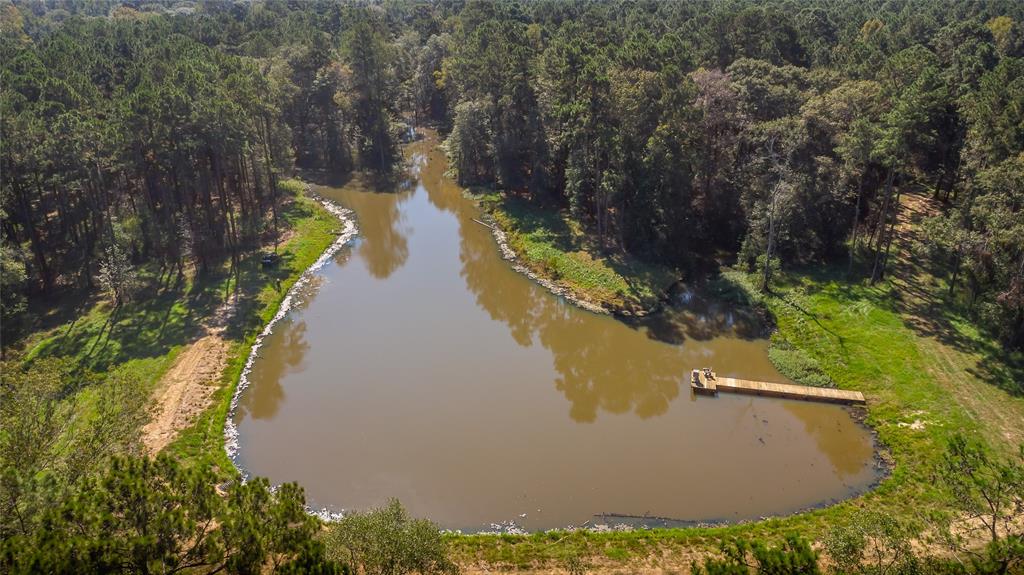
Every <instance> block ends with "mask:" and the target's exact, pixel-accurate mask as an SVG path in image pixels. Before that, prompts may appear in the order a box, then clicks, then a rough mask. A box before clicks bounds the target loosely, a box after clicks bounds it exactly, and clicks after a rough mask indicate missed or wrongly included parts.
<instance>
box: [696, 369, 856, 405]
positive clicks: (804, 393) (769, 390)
mask: <svg viewBox="0 0 1024 575" xmlns="http://www.w3.org/2000/svg"><path fill="white" fill-rule="evenodd" d="M690 387H691V388H692V389H693V391H694V393H698V394H700V395H717V394H718V392H719V391H727V392H730V393H746V394H748V395H762V396H765V397H782V398H785V399H802V400H805V401H825V402H829V403H846V404H860V405H863V404H864V403H866V401H865V399H864V394H863V393H861V392H859V391H849V390H845V389H835V388H832V387H811V386H808V385H792V384H788V383H771V382H767V381H749V380H746V379H735V378H732V377H718V376H717V375H716V374H715V373H714V372H711V377H707V376H706V375H705V374H704V373H703V372H702V371H700V370H694V371H693V372H691V374H690Z"/></svg>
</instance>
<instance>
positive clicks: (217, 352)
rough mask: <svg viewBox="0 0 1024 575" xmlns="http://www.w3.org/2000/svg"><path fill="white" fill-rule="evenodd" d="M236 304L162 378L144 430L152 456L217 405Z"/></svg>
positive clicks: (222, 310)
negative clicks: (215, 399) (215, 396)
mask: <svg viewBox="0 0 1024 575" xmlns="http://www.w3.org/2000/svg"><path fill="white" fill-rule="evenodd" d="M236 302H237V298H236V296H235V295H231V296H230V297H228V298H227V299H226V300H225V301H224V303H222V304H221V305H220V307H218V308H217V310H216V311H215V312H214V313H213V315H212V316H211V317H210V318H209V320H207V321H206V322H205V323H204V324H203V325H202V330H203V335H202V337H200V338H199V339H197V340H195V341H193V342H192V343H190V344H188V345H187V346H186V347H185V349H184V350H182V351H181V353H180V354H178V357H177V359H175V361H174V365H172V366H171V368H170V369H169V370H167V373H165V374H164V375H163V377H161V378H160V383H159V384H158V385H157V388H156V391H155V392H154V395H153V399H152V406H151V408H150V414H151V417H152V418H151V419H150V421H149V423H147V424H146V425H145V426H144V427H143V428H142V437H141V441H142V445H143V447H144V448H145V450H146V452H147V453H149V454H150V455H156V454H157V453H159V452H160V451H162V450H163V449H164V448H165V447H167V446H168V445H169V444H170V443H171V442H172V441H174V439H175V438H176V437H177V436H178V433H179V432H181V430H183V429H185V428H187V427H189V426H190V425H192V423H193V422H195V420H196V418H197V417H198V416H199V414H201V413H202V412H203V411H205V410H206V408H207V407H209V406H210V404H211V402H212V401H213V400H212V397H213V392H214V391H216V390H217V385H218V383H219V382H220V379H221V375H223V373H224V369H225V368H226V367H227V363H228V352H229V351H230V347H231V343H230V342H229V341H228V340H227V339H225V338H224V330H225V328H226V327H227V324H228V322H229V321H230V320H231V317H232V316H233V315H234V311H235V304H236Z"/></svg>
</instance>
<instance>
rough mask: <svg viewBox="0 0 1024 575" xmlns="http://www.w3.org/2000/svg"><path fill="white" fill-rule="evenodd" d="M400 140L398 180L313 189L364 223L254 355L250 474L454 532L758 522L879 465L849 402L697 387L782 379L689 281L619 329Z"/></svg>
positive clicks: (244, 404) (248, 395)
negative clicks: (393, 507)
mask: <svg viewBox="0 0 1024 575" xmlns="http://www.w3.org/2000/svg"><path fill="white" fill-rule="evenodd" d="M410 153H411V154H412V156H413V159H414V167H413V169H412V172H411V176H410V178H411V179H410V181H409V182H408V183H407V185H405V186H400V187H399V189H398V190H397V191H391V192H376V191H373V190H372V189H371V188H370V187H369V186H368V185H366V182H364V181H362V180H359V179H356V180H353V181H351V182H349V183H348V184H346V185H345V186H344V187H341V188H331V187H323V186H321V187H318V188H317V190H316V191H317V192H319V193H320V194H322V195H324V196H326V197H328V198H331V199H333V200H335V201H336V202H338V203H340V204H342V205H344V206H346V207H348V208H350V209H352V210H353V211H354V212H355V215H356V219H357V222H358V226H359V236H358V238H357V239H356V240H355V241H354V242H353V243H352V244H351V246H350V247H348V248H346V249H344V250H342V251H341V252H340V253H339V254H338V256H337V257H336V259H335V261H334V262H333V263H332V264H329V265H328V266H325V267H324V268H323V269H322V270H321V271H320V272H318V275H317V276H316V281H313V282H311V283H310V286H309V287H308V289H306V290H305V291H304V293H302V294H300V297H299V304H298V305H297V306H296V307H295V308H293V310H292V311H291V312H290V313H289V314H288V316H287V317H286V318H285V319H284V320H282V321H281V322H280V323H279V324H277V326H276V328H275V331H274V333H273V334H272V335H270V336H269V337H268V338H267V340H266V342H265V344H264V347H263V348H262V349H261V351H260V358H259V359H258V360H257V361H256V364H255V365H254V368H253V372H252V375H251V377H250V379H251V382H252V383H251V386H250V387H249V388H248V389H246V390H245V391H244V392H243V394H242V396H241V398H240V403H239V407H238V410H237V412H236V415H235V422H236V424H237V427H238V431H239V443H240V451H239V453H238V456H237V461H238V464H239V465H240V467H242V468H243V469H244V470H246V471H247V472H248V473H251V474H255V475H262V476H267V477H269V478H270V479H271V481H273V482H284V481H298V482H299V483H301V484H302V485H303V486H304V487H305V489H306V493H307V497H308V498H309V500H310V503H311V505H313V506H315V507H327V508H329V509H333V510H343V509H344V510H349V509H366V508H369V507H372V506H377V505H380V504H383V503H385V502H386V501H387V500H388V499H389V498H392V497H396V498H398V499H399V500H401V501H402V503H403V504H404V505H405V506H406V507H407V508H408V509H409V510H410V512H411V513H412V514H413V515H415V516H421V517H428V518H430V519H432V520H434V521H436V522H437V523H438V524H439V525H441V526H442V527H445V528H450V529H462V530H466V531H479V530H491V529H494V528H495V525H498V526H500V528H501V529H508V528H509V526H510V525H515V526H516V527H515V528H522V529H525V530H536V529H549V528H557V527H566V526H570V525H581V524H584V523H585V522H588V521H589V522H590V523H589V524H591V525H593V524H601V523H605V524H612V523H616V522H625V523H630V524H633V525H674V524H678V523H681V522H690V521H695V522H699V521H735V520H741V519H752V518H757V517H761V516H766V515H777V514H786V513H791V512H794V511H797V510H800V509H803V508H807V507H810V506H815V505H821V504H825V503H828V502H830V501H833V500H837V499H841V498H845V497H849V496H851V495H854V494H857V493H859V492H862V491H864V490H865V489H867V488H868V487H869V486H870V485H871V484H872V483H873V482H874V480H875V479H876V478H877V476H878V475H877V470H876V469H875V465H874V457H873V443H872V440H871V437H870V434H869V433H868V431H867V430H866V429H865V428H863V427H862V426H861V425H859V424H858V423H856V422H855V421H854V420H853V419H852V418H851V416H850V414H849V413H848V412H847V411H845V410H844V409H843V408H841V407H838V406H834V405H824V404H813V403H802V402H795V401H786V400H776V399H767V398H757V397H744V396H729V395H722V396H720V397H717V398H708V397H694V396H693V395H692V394H691V391H690V388H689V385H688V382H687V373H688V371H689V370H690V369H692V368H695V367H703V366H713V367H714V368H715V369H716V370H717V371H718V373H719V374H721V375H728V376H733V377H744V378H751V379H763V380H768V381H786V379H785V378H784V377H782V376H781V375H780V374H779V373H778V372H777V371H776V370H775V368H774V367H773V366H772V364H771V363H770V362H769V361H768V357H767V342H766V341H765V340H764V339H759V338H756V337H752V336H751V333H752V332H753V331H754V330H753V329H752V327H751V326H750V325H749V324H748V323H747V322H746V321H745V320H744V318H743V317H742V316H740V315H738V314H735V313H733V312H731V311H729V310H728V309H722V308H721V307H716V306H714V305H706V304H703V303H701V302H696V301H692V300H691V301H687V300H689V299H690V298H689V297H688V296H687V295H685V294H683V295H681V296H679V297H677V298H676V304H677V305H676V306H674V307H673V308H671V309H669V310H667V311H665V312H664V313H662V314H660V315H659V316H657V317H656V318H653V319H651V320H648V321H643V322H636V323H634V324H632V325H627V324H626V323H623V322H622V321H619V320H616V319H614V318H612V317H608V316H601V315H597V314H593V313H590V312H587V311H584V310H581V309H579V308H577V307H574V306H573V305H571V304H569V303H567V302H565V301H564V300H562V299H560V298H558V297H556V296H554V295H552V294H550V293H549V292H547V291H546V290H544V289H543V288H541V287H539V286H538V285H536V284H535V283H533V282H531V281H530V280H529V279H528V278H526V277H524V276H522V275H520V274H518V273H516V272H515V271H514V270H512V269H511V267H510V266H509V264H508V263H507V262H505V261H504V260H502V258H501V256H500V253H499V250H498V247H497V245H496V244H495V242H494V239H493V238H492V236H491V234H490V231H489V230H488V229H487V228H485V227H484V226H481V225H480V224H478V223H475V222H474V221H473V219H474V218H477V219H479V218H480V212H479V209H478V208H477V207H476V206H475V205H474V204H473V202H471V201H470V200H468V199H466V198H464V197H463V195H462V192H461V190H460V189H459V188H458V187H457V186H456V185H455V184H454V183H453V182H452V181H451V180H450V179H448V178H446V177H445V176H444V175H443V172H444V170H445V168H446V165H445V159H444V156H443V154H442V153H441V152H440V151H438V150H437V148H436V146H435V145H434V144H433V143H432V142H430V141H426V142H420V143H416V144H413V145H412V146H411V149H410ZM613 515H629V516H637V517H641V518H642V517H645V516H647V519H626V518H620V517H614V516H613ZM655 518H669V519H672V520H673V521H664V520H661V519H655Z"/></svg>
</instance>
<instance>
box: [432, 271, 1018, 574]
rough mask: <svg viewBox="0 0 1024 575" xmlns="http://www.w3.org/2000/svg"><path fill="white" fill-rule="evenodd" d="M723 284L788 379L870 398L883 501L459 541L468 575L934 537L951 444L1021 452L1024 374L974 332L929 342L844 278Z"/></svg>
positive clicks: (870, 496) (956, 325)
mask: <svg viewBox="0 0 1024 575" xmlns="http://www.w3.org/2000/svg"><path fill="white" fill-rule="evenodd" d="M722 281H724V282H726V283H727V284H728V285H730V286H732V288H731V289H730V290H728V291H729V292H730V293H731V294H732V295H731V297H736V298H739V299H741V300H745V301H746V303H749V304H750V305H756V306H763V307H764V309H765V310H766V311H767V312H768V313H769V314H770V315H771V316H772V317H773V319H774V322H775V324H776V325H777V333H776V334H775V336H774V337H775V338H777V340H778V342H781V344H780V345H781V346H784V347H785V348H786V350H787V353H786V354H784V357H785V359H783V360H782V361H793V362H794V365H790V366H784V365H780V367H782V368H783V369H788V370H790V371H792V370H804V371H806V372H808V373H809V374H811V375H810V376H808V377H809V378H812V379H813V378H818V381H819V383H822V384H835V385H837V386H838V387H840V388H845V389H855V390H860V391H862V392H864V393H865V395H866V396H867V398H868V409H867V415H866V423H867V424H868V425H870V426H871V427H872V428H873V429H875V430H876V431H877V435H878V439H879V441H880V445H881V447H882V456H883V457H884V458H886V459H887V460H889V461H890V462H891V464H892V470H891V474H890V475H889V476H888V477H887V478H886V479H885V480H884V481H883V482H882V483H881V484H880V485H879V486H878V487H877V488H876V489H875V490H873V491H871V492H869V493H867V494H865V495H863V496H861V497H857V498H855V499H852V500H848V501H844V502H842V503H839V504H837V505H834V506H831V507H828V508H824V509H817V510H812V511H808V512H805V513H801V514H797V515H793V516H790V517H785V518H778V519H770V520H767V521H760V522H754V523H748V524H741V525H733V526H728V527H720V528H696V529H659V530H649V531H635V532H626V533H616V532H613V533H593V532H580V533H572V534H566V533H544V534H534V535H527V536H512V535H474V536H461V537H452V539H451V543H452V545H453V548H454V549H455V550H456V554H457V556H458V557H459V558H460V560H461V561H462V562H463V563H464V564H470V565H472V564H486V565H490V566H501V567H506V568H514V569H527V568H535V567H538V566H541V565H547V566H551V565H555V566H557V565H559V564H560V563H561V562H563V561H566V560H567V558H573V557H583V558H584V559H585V561H589V562H590V564H592V565H604V566H608V567H609V568H610V569H612V570H614V569H616V568H627V567H633V568H635V567H638V566H641V565H643V566H647V567H650V566H660V567H664V568H666V569H677V568H679V567H680V566H682V567H685V566H686V565H688V563H689V558H690V557H692V556H693V555H694V554H697V553H700V552H701V551H702V550H708V549H714V548H716V546H717V545H718V543H719V542H720V541H722V540H724V539H728V538H730V537H752V538H760V539H766V540H777V539H779V538H782V537H783V536H785V535H786V534H789V533H797V534H800V535H803V536H805V537H808V538H810V539H818V538H820V537H821V536H822V535H824V534H825V533H826V531H827V530H828V528H829V526H831V525H836V524H841V523H844V522H846V521H849V520H850V519H852V517H853V516H854V515H855V514H857V513H859V512H861V511H863V510H865V509H876V510H881V511H884V512H886V513H887V514H891V515H894V516H897V517H900V518H904V519H907V520H912V521H913V520H920V521H922V525H923V521H924V519H925V518H926V517H927V516H928V514H929V513H930V512H932V511H937V510H942V509H943V506H944V503H943V500H942V499H941V497H940V494H939V492H938V490H937V487H936V486H935V485H934V482H933V477H934V473H933V469H934V466H935V464H936V463H937V462H938V461H939V460H940V458H942V457H943V456H944V450H945V445H946V440H947V438H948V437H949V436H950V435H951V434H953V433H954V432H963V433H967V434H969V435H973V436H978V435H980V436H981V437H984V438H985V439H986V440H987V442H988V443H989V444H991V445H992V446H993V447H995V448H997V449H999V450H1009V449H1013V448H1015V446H1016V445H1017V442H1019V441H1020V434H1021V433H1024V429H1021V428H1022V427H1024V425H1022V424H1021V422H1022V421H1024V397H1022V393H1021V391H1022V390H1021V389H1020V385H1021V384H1020V382H1021V381H1024V378H1022V377H1021V375H1022V374H1021V371H1020V368H1019V367H1014V366H1015V365H1018V364H1016V363H1015V362H1014V361H1013V358H1004V359H1003V360H1000V359H997V358H998V353H996V351H995V348H994V346H993V343H992V342H991V341H989V340H987V339H986V338H985V337H983V336H982V335H980V334H979V333H978V332H977V330H975V329H973V328H972V327H971V325H970V324H969V323H968V322H966V321H962V320H960V319H958V318H956V317H954V316H949V317H947V318H946V320H947V321H946V322H945V323H944V325H946V326H947V327H948V329H949V330H951V331H950V332H948V333H934V332H932V331H925V330H922V329H921V327H920V322H919V321H917V318H914V317H911V316H910V315H909V314H907V313H906V311H905V310H904V308H903V306H902V305H900V304H901V301H900V299H899V298H898V297H896V296H895V295H894V292H893V290H892V289H891V286H890V285H889V284H880V285H879V286H877V287H868V286H866V285H862V284H859V283H853V284H850V283H847V282H846V281H845V280H844V279H842V277H841V276H840V275H839V274H838V273H829V272H826V273H820V274H811V273H791V274H789V275H787V276H786V277H785V278H783V279H782V281H781V282H780V283H779V284H778V285H777V286H776V289H775V291H774V293H773V294H771V295H762V294H759V293H758V292H756V291H755V290H754V289H753V283H752V282H751V281H750V279H749V278H748V277H747V276H746V275H745V274H744V273H741V272H738V271H731V270H729V271H726V272H724V274H723V279H722ZM738 303H742V302H738ZM794 350H795V352H798V355H796V356H794V353H793V351H794ZM793 357H797V358H798V359H795V360H794V359H792V358H793ZM774 359H776V358H775V357H773V360H774ZM808 366H810V367H808ZM805 379H806V378H805ZM681 488H683V487H682V486H681Z"/></svg>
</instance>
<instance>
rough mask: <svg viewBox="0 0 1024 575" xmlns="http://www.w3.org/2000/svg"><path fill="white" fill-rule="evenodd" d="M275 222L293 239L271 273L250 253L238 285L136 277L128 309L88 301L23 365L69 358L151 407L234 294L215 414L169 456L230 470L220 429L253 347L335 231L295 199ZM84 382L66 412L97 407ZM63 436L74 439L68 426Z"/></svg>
mask: <svg viewBox="0 0 1024 575" xmlns="http://www.w3.org/2000/svg"><path fill="white" fill-rule="evenodd" d="M292 187H293V188H294V186H292ZM281 216H282V222H283V227H284V228H285V229H289V230H294V233H292V234H288V236H289V237H287V239H286V241H285V242H284V243H282V244H281V245H280V246H279V248H278V253H279V254H280V256H281V258H280V262H279V264H278V265H277V266H276V267H274V268H271V269H267V268H264V267H262V265H261V262H260V259H261V255H260V253H259V252H258V251H255V252H251V253H249V254H248V255H246V256H244V257H243V259H242V262H241V265H240V269H239V274H238V275H237V276H235V275H234V274H230V275H229V273H228V269H227V268H226V267H224V268H221V269H218V270H215V271H213V272H210V273H208V274H206V275H205V276H202V277H199V278H196V277H193V276H192V275H191V274H184V275H182V276H180V277H178V276H177V274H175V273H170V272H169V273H166V274H162V275H159V274H158V273H157V272H156V271H155V270H140V274H139V275H140V278H139V279H140V289H139V291H138V293H137V294H136V296H135V297H134V298H132V300H131V301H129V302H126V303H125V304H123V305H122V306H120V307H119V308H117V309H115V308H113V306H112V305H111V304H110V303H109V302H108V301H106V300H105V299H98V300H94V301H91V302H89V304H90V305H91V307H90V308H88V309H86V310H84V311H83V312H82V315H81V316H79V317H76V318H75V319H73V320H71V321H69V322H68V323H65V324H64V325H60V326H57V327H54V328H50V329H47V330H46V331H45V332H42V333H37V334H32V335H31V336H29V338H28V339H27V342H28V350H27V352H26V353H25V355H24V356H23V357H24V361H25V362H26V363H27V365H29V366H31V364H32V362H33V361H36V360H39V359H42V358H47V357H57V358H66V359H67V360H68V361H70V362H71V364H72V365H73V366H75V367H76V368H77V370H79V371H80V372H81V373H83V374H85V373H89V372H95V373H109V374H112V375H113V374H116V375H117V376H119V377H121V381H128V382H130V385H131V387H132V394H133V395H138V396H140V397H143V398H148V397H150V396H151V395H152V393H153V391H154V389H155V388H156V386H157V383H158V382H159V381H160V378H161V377H162V376H163V374H164V373H165V372H166V371H167V370H168V369H169V368H170V367H171V365H172V364H173V363H174V359H175V358H176V357H177V355H178V354H179V353H180V352H181V351H182V350H183V349H184V348H185V347H187V346H188V345H189V344H190V343H191V342H192V341H194V340H195V339H196V338H198V337H199V336H200V335H201V334H202V329H201V327H202V324H203V322H204V321H206V320H208V319H209V318H210V316H211V315H212V314H213V313H214V312H215V310H217V309H218V308H219V307H220V306H221V305H222V304H223V303H224V302H225V300H226V298H228V297H231V296H232V295H233V294H234V297H235V298H236V300H235V302H236V303H235V311H234V314H233V315H232V319H231V321H230V322H229V323H228V325H227V327H226V329H225V330H224V337H225V338H226V339H227V340H228V341H229V343H230V353H229V358H228V369H226V370H225V372H224V373H223V374H222V378H221V385H220V387H219V388H218V389H217V391H216V392H215V393H214V402H213V405H212V407H211V408H210V409H208V410H206V412H205V413H204V414H203V415H202V416H201V417H200V418H199V420H198V421H197V422H196V423H195V425H194V426H193V427H192V428H190V429H187V430H185V431H184V432H183V433H182V434H181V435H180V436H179V437H178V439H177V440H176V441H175V442H174V443H173V444H172V445H171V447H170V449H171V451H172V452H175V453H177V454H179V455H182V456H184V457H183V459H184V460H185V461H188V462H190V463H195V462H199V461H213V462H215V463H217V464H218V465H219V466H220V467H221V468H222V469H231V466H230V462H229V461H228V460H227V457H226V456H225V454H224V449H223V435H222V433H223V431H222V430H223V425H224V419H225V417H226V414H227V408H228V405H229V403H230V399H231V396H232V394H233V392H234V387H235V384H236V383H237V381H238V375H239V373H240V371H241V367H242V365H243V364H244V362H245V358H246V356H247V355H248V351H249V347H250V345H251V343H252V340H253V339H254V337H255V336H256V334H257V333H258V332H259V331H260V330H261V329H262V327H263V326H264V325H265V324H266V323H267V322H268V321H269V320H270V318H271V317H273V315H274V314H275V313H276V312H277V309H278V306H279V305H280V303H281V300H282V299H283V298H284V296H285V294H286V293H287V291H288V289H289V288H290V287H291V286H292V284H293V283H294V282H295V281H296V280H297V279H298V277H299V276H300V275H301V273H302V272H303V270H305V269H306V268H307V267H309V265H311V264H312V263H313V262H314V261H316V259H317V258H318V257H319V256H320V254H321V253H322V252H323V250H324V249H325V248H326V247H327V246H329V245H330V244H331V242H332V241H333V240H334V238H335V237H336V236H335V234H334V231H335V230H336V229H338V227H339V224H338V220H337V218H335V217H334V216H333V215H332V214H330V213H329V212H327V211H326V210H324V209H323V208H322V207H321V206H320V205H319V204H318V203H317V202H316V201H314V200H312V199H310V198H307V197H305V196H302V195H298V196H296V197H295V198H294V199H293V201H291V202H289V203H288V204H287V205H286V207H285V209H283V210H282V213H281ZM83 377H84V376H83ZM89 381H95V383H94V384H93V385H83V386H80V388H79V389H78V390H77V391H76V392H75V393H74V395H72V396H70V397H68V398H67V399H65V400H64V401H65V402H66V403H67V404H68V406H67V409H68V412H69V413H71V414H75V415H76V416H78V415H84V416H88V414H89V413H90V412H91V411H92V410H93V409H94V404H95V402H96V397H97V393H98V390H97V389H96V387H97V386H98V385H99V386H102V385H104V382H105V381H109V378H107V379H103V378H99V379H96V378H91V379H89ZM85 419H87V417H85ZM65 433H67V434H73V433H75V429H74V427H73V426H71V427H69V428H68V429H66V430H65Z"/></svg>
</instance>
